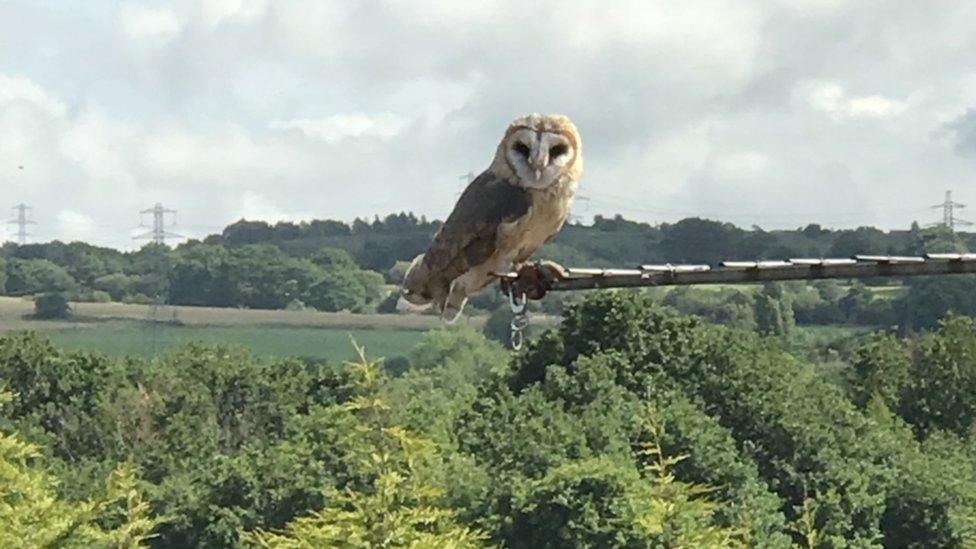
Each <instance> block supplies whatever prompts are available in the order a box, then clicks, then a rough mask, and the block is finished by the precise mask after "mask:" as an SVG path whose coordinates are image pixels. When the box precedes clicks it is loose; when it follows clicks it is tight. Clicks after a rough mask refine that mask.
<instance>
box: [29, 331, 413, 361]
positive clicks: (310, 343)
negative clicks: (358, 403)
mask: <svg viewBox="0 0 976 549" xmlns="http://www.w3.org/2000/svg"><path fill="white" fill-rule="evenodd" d="M423 333H424V332H422V331H416V330H391V329H371V330H364V329H348V330H347V329H338V328H315V327H300V326H170V325H165V324H159V323H150V322H140V321H111V322H104V323H99V324H98V325H97V326H94V327H86V328H80V329H64V330H55V331H50V332H46V333H45V334H44V335H45V336H46V337H49V338H50V339H51V340H52V341H53V342H54V343H55V344H56V345H58V346H60V347H63V348H65V349H69V350H93V351H100V352H103V353H106V354H110V355H117V356H121V355H131V356H141V357H152V356H158V355H161V354H164V353H165V352H166V351H167V350H169V349H172V348H173V347H178V346H180V345H184V344H186V343H191V342H200V343H210V344H214V343H222V344H232V345H243V346H245V347H248V348H249V349H251V351H252V352H254V353H255V354H257V355H259V356H263V357H301V358H311V359H328V360H336V361H338V360H347V359H352V358H355V356H354V355H355V352H354V350H353V347H352V343H351V342H350V339H349V338H350V336H351V337H353V338H354V339H355V340H356V342H357V343H359V344H360V345H364V346H365V347H366V352H367V353H368V354H369V355H370V356H373V357H387V358H393V357H396V356H401V355H406V354H407V353H409V352H410V349H412V348H413V347H414V346H415V345H416V344H417V342H418V341H420V338H421V337H423Z"/></svg>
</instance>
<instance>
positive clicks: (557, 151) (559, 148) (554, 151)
mask: <svg viewBox="0 0 976 549" xmlns="http://www.w3.org/2000/svg"><path fill="white" fill-rule="evenodd" d="M567 152H569V147H567V146H566V145H553V146H552V148H550V149H549V158H556V157H559V156H562V155H564V154H566V153H567Z"/></svg>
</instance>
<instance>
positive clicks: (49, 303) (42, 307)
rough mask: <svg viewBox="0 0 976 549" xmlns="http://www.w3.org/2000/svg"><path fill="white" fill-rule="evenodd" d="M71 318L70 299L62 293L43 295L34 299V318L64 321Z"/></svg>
mask: <svg viewBox="0 0 976 549" xmlns="http://www.w3.org/2000/svg"><path fill="white" fill-rule="evenodd" d="M69 316H71V306H70V305H69V304H68V298H66V297H65V296H64V294H62V293H49V294H41V295H39V296H37V297H36V298H34V318H36V319H38V320H55V319H64V318H68V317H69Z"/></svg>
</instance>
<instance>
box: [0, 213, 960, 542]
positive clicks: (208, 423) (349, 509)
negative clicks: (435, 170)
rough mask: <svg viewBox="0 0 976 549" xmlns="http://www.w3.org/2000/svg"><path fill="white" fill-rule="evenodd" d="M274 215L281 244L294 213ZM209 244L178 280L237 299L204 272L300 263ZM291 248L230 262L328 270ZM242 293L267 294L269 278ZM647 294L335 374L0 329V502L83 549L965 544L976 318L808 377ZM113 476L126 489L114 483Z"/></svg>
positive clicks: (625, 228)
mask: <svg viewBox="0 0 976 549" xmlns="http://www.w3.org/2000/svg"><path fill="white" fill-rule="evenodd" d="M383 223H385V222H383ZM601 224H602V225H603V227H604V228H603V229H601V230H607V231H611V230H612V231H617V232H619V233H628V232H631V233H635V234H636V233H639V234H643V235H645V236H648V237H650V235H652V234H654V233H653V231H652V230H651V229H650V228H648V227H633V226H631V225H628V224H627V223H626V222H624V221H623V220H602V221H601ZM394 225H396V221H395V220H393V225H391V226H394ZM268 228H269V229H270V231H271V234H272V235H273V238H278V239H281V242H283V243H288V242H291V243H294V242H295V241H296V240H298V237H297V236H296V235H301V234H303V231H306V230H309V229H308V228H306V227H304V226H298V225H290V226H282V227H280V229H279V227H277V226H275V227H271V226H268ZM357 230H358V231H362V232H360V233H359V234H371V231H374V230H378V229H374V228H373V225H370V224H367V223H365V222H362V223H361V224H359V225H358V229H357ZM262 231H264V228H261V227H258V228H257V231H256V232H257V233H258V234H260V233H261V232H262ZM811 234H814V237H816V238H826V235H824V234H823V231H811ZM288 235H290V236H288ZM286 236H287V239H286ZM577 236H579V235H577ZM657 236H658V237H660V235H657ZM293 237H294V238H293ZM768 237H769V235H768V234H766V235H760V236H759V237H757V238H759V239H760V240H761V239H765V238H768ZM235 238H236V237H235ZM241 238H242V239H244V240H246V238H244V237H243V236H241ZM248 238H250V237H248ZM330 238H331V237H330ZM803 238H808V237H807V236H804V237H803ZM810 238H813V237H810ZM289 239H290V240H289ZM218 245H219V243H210V244H197V245H195V246H188V247H186V248H183V249H181V250H179V251H177V252H176V255H177V256H178V257H177V258H176V259H175V260H174V263H173V265H172V267H173V268H174V272H175V270H178V268H179V267H178V266H179V265H180V264H181V263H182V262H187V261H189V262H191V263H194V262H195V264H196V265H197V267H199V269H197V267H194V268H193V269H189V270H186V271H185V272H184V274H185V276H186V277H187V278H186V280H194V279H195V280H199V281H201V283H205V284H217V285H216V286H212V287H214V288H218V287H223V288H225V289H226V291H227V292H228V293H227V294H226V295H234V293H235V292H238V291H239V290H240V288H242V287H246V286H247V285H245V286H239V285H238V284H237V283H236V282H235V283H234V284H230V285H226V286H224V282H219V283H218V282H215V281H229V280H230V278H229V277H230V276H231V275H230V274H227V273H222V271H221V269H222V267H219V265H220V264H221V262H223V261H225V260H226V261H228V262H230V261H236V259H235V258H240V257H244V256H248V257H249V258H248V261H252V262H256V261H258V259H259V258H261V257H266V258H273V259H275V260H282V261H286V262H287V260H288V258H292V259H293V257H292V256H290V255H287V256H283V255H281V253H283V252H281V251H280V250H279V251H277V252H276V251H274V250H273V249H269V248H266V247H262V246H261V245H258V246H255V245H253V244H240V245H237V246H236V247H234V248H232V249H230V250H226V249H224V252H225V255H223V256H221V257H223V259H219V261H217V262H216V263H213V264H211V263H208V258H207V257H206V253H205V252H206V251H207V250H208V248H207V247H208V246H218ZM628 245H629V244H628ZM43 249H45V248H30V249H29V251H31V253H35V252H38V251H39V250H43ZM221 249H222V248H221ZM162 251H164V250H162V249H159V248H153V249H150V250H146V251H144V252H143V253H142V256H143V257H142V259H141V261H145V262H151V261H155V260H156V259H159V252H162ZM211 251H216V253H217V254H218V255H220V251H219V249H217V250H211ZM61 252H62V253H65V254H67V253H68V252H67V250H66V249H63V250H61ZM167 253H172V252H167ZM152 258H156V259H152ZM30 260H31V261H33V260H35V259H30ZM101 260H103V261H105V262H106V263H108V262H110V260H111V258H101ZM24 261H27V260H26V259H25V260H24ZM296 261H298V263H292V264H291V265H290V266H289V265H283V266H282V265H279V266H276V267H274V268H270V267H269V268H267V269H266V268H265V267H261V268H258V267H256V266H255V269H254V270H253V271H252V273H251V274H249V275H247V277H250V276H252V275H253V274H254V273H265V274H267V273H272V274H270V275H269V276H268V280H271V279H273V278H275V277H277V276H291V277H292V279H295V280H297V279H296V278H294V276H292V275H294V272H292V271H290V269H291V268H293V267H296V266H299V271H301V270H302V269H304V268H306V267H307V268H308V269H310V271H309V272H313V273H318V274H319V275H321V274H322V273H326V272H332V271H328V270H326V269H323V267H322V266H321V265H316V264H313V263H311V262H310V261H305V260H296ZM187 264H189V263H187ZM299 264H300V265H299ZM301 265H303V266H304V267H301ZM195 269H196V270H195ZM339 272H347V273H348V272H349V271H339ZM211 275H213V278H208V277H210V276H211ZM130 276H133V277H141V276H143V275H141V274H138V273H136V272H135V271H131V274H130ZM180 276H184V275H180ZM233 276H237V275H233ZM316 276H318V275H316ZM377 276H378V275H377ZM247 277H245V276H244V275H241V277H239V278H236V279H235V280H237V282H240V281H242V280H245V279H248V280H251V279H250V278H247ZM95 280H98V278H96V279H95ZM173 280H176V279H175V278H174V279H173ZM208 280H209V281H210V282H207V281H208ZM308 280H309V281H310V283H312V284H313V285H314V283H315V282H317V279H316V278H314V277H313V278H311V279H308ZM248 284H249V285H250V286H251V287H253V288H258V285H257V284H258V282H253V284H252V283H248ZM260 284H261V286H260V287H261V288H262V289H261V290H260V292H261V294H262V296H263V297H262V299H263V298H266V297H268V296H272V297H274V296H278V297H281V296H282V295H283V294H282V293H281V292H282V289H280V288H273V287H272V284H271V283H270V282H267V283H265V282H261V283H260ZM299 286H300V285H299ZM174 289H175V287H174ZM185 290H186V292H189V287H188V288H187V289H185ZM221 291H224V290H221ZM288 291H291V290H288ZM865 291H866V289H864V288H854V289H853V293H852V291H849V290H848V289H846V288H841V287H838V286H836V285H834V284H820V285H817V286H814V287H808V286H805V285H799V284H784V285H776V286H769V287H766V288H764V289H762V290H757V292H756V294H755V295H754V294H752V293H750V292H749V291H738V290H726V289H720V288H716V289H706V290H695V291H694V292H683V291H682V292H678V293H675V294H674V295H671V294H670V293H669V294H668V295H666V296H663V297H661V298H660V300H668V301H667V302H668V303H669V304H670V305H671V306H673V307H675V308H694V307H700V308H701V309H702V311H703V315H702V316H704V317H705V319H706V320H710V321H713V322H725V323H729V324H734V323H737V321H735V322H733V321H732V320H730V319H732V318H733V315H731V314H729V315H728V316H727V317H724V318H726V320H724V321H723V320H719V318H720V317H719V316H717V314H715V313H709V312H708V311H707V309H708V308H709V307H714V306H715V305H718V306H727V305H730V304H732V305H734V306H735V307H742V306H746V305H748V306H749V307H750V308H751V307H752V306H753V301H754V300H758V299H759V298H760V297H761V298H763V299H767V301H768V302H769V303H774V304H775V305H776V308H775V310H776V312H777V314H779V315H780V317H781V318H780V320H781V321H783V322H785V318H783V317H784V311H785V310H786V309H785V308H783V307H782V303H783V302H787V303H789V304H791V305H792V306H795V307H796V308H797V310H801V309H802V310H804V311H815V310H819V309H820V308H823V307H826V306H827V305H829V306H830V307H837V308H838V310H839V308H840V307H841V305H840V302H841V301H842V300H843V299H844V298H845V297H848V296H853V297H851V299H850V300H849V302H851V303H854V305H855V306H854V307H853V308H852V309H851V310H856V309H857V308H858V307H861V306H862V305H864V304H865V303H866V304H867V306H868V307H874V306H875V305H876V302H877V301H879V300H881V301H887V300H888V299H887V298H885V297H879V296H877V295H873V296H871V300H869V301H867V302H863V301H862V298H864V297H867V294H866V293H865ZM276 292H277V293H276ZM184 295H187V296H189V295H191V293H184ZM255 295H257V294H255ZM655 295H656V293H655V292H627V291H602V292H593V293H590V294H587V296H586V297H585V299H583V300H582V301H581V302H580V303H578V304H574V305H571V306H569V307H568V308H566V309H565V317H564V320H563V322H562V324H561V325H560V327H559V328H558V329H556V330H551V331H548V332H546V333H543V334H540V335H539V336H538V337H537V338H534V340H533V341H532V342H531V343H530V344H529V345H528V348H527V349H526V350H525V351H524V352H521V353H518V354H511V353H508V352H506V351H505V350H504V349H503V348H502V347H501V346H500V345H498V344H497V343H495V342H491V341H489V340H487V339H486V338H484V337H483V336H482V335H480V334H479V333H477V332H476V331H475V330H474V329H472V328H471V327H468V326H457V327H451V328H448V329H441V330H434V331H431V332H429V333H427V334H425V335H424V336H423V339H422V340H421V341H420V343H419V344H418V345H417V346H416V347H415V349H414V350H413V351H412V352H411V353H410V355H409V356H408V357H404V358H401V359H398V360H396V361H395V364H394V363H391V364H387V365H386V366H385V367H381V365H380V363H379V362H378V361H371V360H367V359H366V358H365V354H364V352H363V350H362V349H361V348H358V347H357V349H356V351H357V354H358V358H357V359H355V360H353V361H352V362H351V363H349V364H347V365H346V367H345V368H336V367H332V366H330V365H329V364H325V363H318V362H310V361H299V360H273V361H268V360H259V359H256V358H255V357H253V356H252V355H251V354H250V353H248V352H246V351H244V350H241V349H237V348H233V347H227V346H206V345H202V344H194V345H188V346H185V347H182V348H181V349H179V350H177V351H175V352H173V353H171V354H169V355H167V356H165V357H163V358H160V359H156V360H152V361H149V360H144V359H140V358H136V357H128V358H124V359H109V358H106V357H104V356H101V355H96V354H90V353H72V352H65V351H62V350H59V349H57V348H54V347H52V346H51V345H50V344H49V343H47V342H45V341H43V340H41V339H39V338H37V337H36V336H33V335H23V334H20V335H11V336H5V337H0V384H2V385H3V386H4V387H6V390H9V391H12V392H13V393H15V395H16V396H15V397H13V398H12V399H10V400H9V402H7V403H6V406H5V407H4V409H3V414H2V415H0V432H2V433H4V435H3V437H2V438H0V476H3V475H8V476H6V477H3V478H0V492H3V491H4V490H5V489H6V486H7V485H16V486H21V488H18V490H21V493H25V494H26V493H28V491H29V490H34V491H33V492H30V494H32V495H31V497H30V498H23V497H20V496H17V497H15V498H14V499H13V500H8V499H5V497H4V496H2V495H0V514H2V513H4V512H8V511H9V512H10V513H12V514H11V516H12V517H13V516H15V515H16V513H31V514H32V515H33V516H35V517H36V516H42V515H43V512H46V511H44V510H45V509H46V510H48V511H50V512H51V518H50V520H51V521H53V522H50V524H52V525H53V530H51V531H52V532H56V533H55V534H53V535H62V534H60V533H58V532H67V531H68V530H70V532H69V533H70V535H77V536H89V537H87V538H77V539H79V540H82V541H78V542H77V543H75V542H72V543H75V545H76V546H102V545H104V546H132V545H135V544H138V543H146V542H147V541H146V540H149V541H148V543H151V544H152V545H153V546H157V547H232V546H241V545H251V546H267V547H318V546H325V547H329V546H340V547H342V546H348V547H353V546H378V547H409V546H413V547H480V546H487V545H492V546H505V547H761V548H785V547H791V546H801V547H818V548H820V547H824V548H826V547H838V548H839V547H876V546H888V547H967V546H970V545H972V544H973V543H976V446H974V445H973V442H972V440H971V438H972V433H973V432H976V427H974V422H976V399H974V398H973V395H976V369H974V368H973V366H974V364H976V359H974V357H976V321H973V320H972V319H968V318H963V317H953V318H950V319H948V320H946V321H944V322H943V323H942V324H941V326H940V327H939V329H938V330H937V331H934V332H931V333H925V334H921V335H917V336H913V337H909V338H905V339H897V338H895V337H894V336H893V335H887V334H877V335H871V336H868V337H863V338H860V339H858V340H857V341H858V342H859V343H858V345H859V347H857V348H854V349H852V350H851V351H850V353H849V354H847V351H843V352H842V354H840V355H838V356H837V358H836V362H837V364H838V365H839V366H838V368H837V369H834V370H832V371H825V370H824V369H823V368H822V367H819V366H817V365H814V364H811V363H809V362H807V361H806V360H805V359H803V358H801V357H800V356H798V355H794V354H791V353H790V351H789V349H795V348H797V347H796V346H793V347H791V346H788V345H784V344H783V342H782V340H781V338H779V337H762V336H760V335H758V334H757V333H756V331H755V330H753V329H749V330H741V329H730V328H727V327H724V326H716V325H714V324H709V323H705V322H703V321H702V320H700V319H697V318H694V317H689V316H682V315H680V314H678V313H676V312H674V310H673V309H672V308H669V307H664V306H662V305H661V304H659V303H658V302H657V300H656V299H655ZM756 306H757V307H758V305H756ZM730 310H731V309H730ZM772 310H773V307H770V311H772ZM723 314H724V313H723ZM709 315H711V316H709ZM760 316H761V315H760ZM758 319H759V317H758V316H757V320H758ZM763 322H766V321H765V320H764V321H763ZM743 324H747V323H743ZM747 327H748V326H747ZM797 332H800V330H797ZM797 332H794V337H795V338H796V339H798V340H800V339H803V338H802V337H801V336H800V335H799V334H797ZM272 337H273V336H272ZM818 341H819V340H818ZM804 343H809V342H807V341H805V340H804ZM815 344H816V345H818V346H819V345H822V344H821V343H819V342H815ZM851 345H853V344H851ZM824 352H826V351H824ZM848 359H849V365H848V363H845V362H843V361H844V360H848ZM391 362H393V361H391ZM841 368H843V370H842V369H841ZM837 372H843V375H837ZM838 381H842V382H843V383H838ZM8 433H11V434H9V435H8ZM13 433H16V434H13ZM10 441H14V442H13V443H11V442H10ZM20 441H25V442H20ZM18 445H21V446H18ZM23 445H27V446H28V447H29V448H30V452H28V453H24V450H23V449H22V446H23ZM32 445H33V446H32ZM8 448H9V449H10V450H6V449H8ZM18 448H20V449H18ZM4 456H13V457H6V458H5V457H4ZM4 459H7V460H8V461H9V463H11V464H13V465H11V466H10V467H7V466H5V465H4V463H5V462H3V460H4ZM117 470H118V471H120V472H119V473H115V474H114V475H113V474H112V472H113V471H117ZM126 471H131V472H130V473H127V472H126ZM135 471H138V472H139V477H140V478H141V480H140V481H138V482H136V480H135V473H134V472H135ZM18 475H19V476H18ZM24 475H27V476H24ZM106 476H109V477H110V478H112V479H115V480H112V481H111V482H110V483H109V484H110V485H119V486H125V487H124V488H112V489H111V490H106V488H105V483H104V481H103V480H102V479H104V478H105V477H106ZM18 478H20V479H21V480H16V479H18ZM24 478H26V479H27V481H24V480H23V479H24ZM7 479H14V480H12V481H8V480H7ZM25 482H26V484H25ZM113 483H114V484H113ZM4 494H7V492H4ZM122 494H125V495H124V496H122ZM10 501H13V503H10ZM35 501H36V502H41V503H43V504H44V505H45V507H43V509H38V508H35V507H36V506H34V507H31V506H32V505H34V502H35ZM44 502H49V503H44ZM4 504H7V507H3V505H4ZM39 513H40V514H39ZM16 516H20V515H16ZM24 516H26V515H24ZM55 519H56V520H55ZM19 520H21V519H20V518H14V519H11V521H10V524H17V522H16V521H19ZM44 520H48V519H47V518H44ZM65 521H67V522H65ZM69 523H70V524H77V525H78V526H77V527H74V528H68V526H65V525H66V524H69ZM5 524H6V523H5V522H4V517H0V534H4V533H5V530H3V528H4V525H5ZM65 528H68V530H65ZM44 531H46V530H44ZM13 535H19V532H18V533H15V534H13ZM65 535H67V534H65ZM99 536H101V537H99ZM111 536H114V537H111ZM148 536H153V537H152V538H151V539H150V538H149V537H148ZM17 539H21V538H17ZM65 539H68V538H65ZM100 540H107V541H100ZM0 541H3V540H0ZM21 544H23V542H21ZM5 545H6V544H5ZM68 545H69V546H70V543H69V544H68Z"/></svg>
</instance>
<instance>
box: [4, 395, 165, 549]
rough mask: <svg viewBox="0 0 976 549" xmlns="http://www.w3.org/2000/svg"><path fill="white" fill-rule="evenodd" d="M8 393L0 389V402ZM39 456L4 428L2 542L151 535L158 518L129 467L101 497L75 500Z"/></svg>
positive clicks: (101, 540)
mask: <svg viewBox="0 0 976 549" xmlns="http://www.w3.org/2000/svg"><path fill="white" fill-rule="evenodd" d="M10 398H11V396H10V395H9V394H5V393H0V406H2V405H3V404H5V403H6V402H9V400H10ZM40 460H41V452H40V449H39V448H38V447H37V446H34V445H32V444H28V443H25V442H23V441H21V440H20V438H19V437H17V436H16V435H11V434H9V433H7V432H3V431H0V486H3V489H2V493H3V504H2V505H0V546H3V547H55V546H56V547H78V548H81V547H119V548H136V547H144V546H146V542H147V541H148V540H149V539H150V538H151V537H153V536H152V535H151V532H152V531H153V529H154V528H155V527H156V525H157V524H158V522H159V521H158V520H157V519H153V518H150V512H149V503H148V502H147V501H145V499H144V497H143V495H142V492H141V490H139V488H138V483H137V479H136V472H135V471H134V470H133V469H132V468H131V467H121V468H118V469H116V470H115V471H114V472H113V473H112V474H111V475H110V476H109V478H108V480H107V482H106V488H105V493H104V495H102V496H101V497H99V498H97V499H93V500H89V501H82V502H77V501H65V500H63V499H60V498H59V496H58V493H57V481H56V480H55V479H53V478H51V476H50V475H49V473H48V471H46V470H45V468H44V467H43V464H41V463H40Z"/></svg>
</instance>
